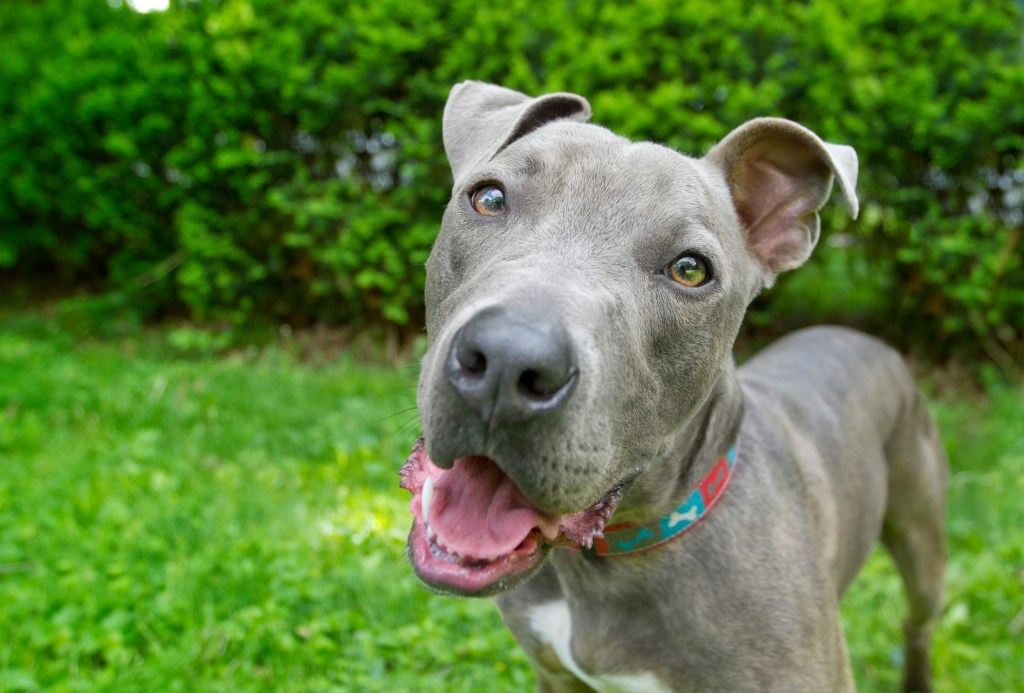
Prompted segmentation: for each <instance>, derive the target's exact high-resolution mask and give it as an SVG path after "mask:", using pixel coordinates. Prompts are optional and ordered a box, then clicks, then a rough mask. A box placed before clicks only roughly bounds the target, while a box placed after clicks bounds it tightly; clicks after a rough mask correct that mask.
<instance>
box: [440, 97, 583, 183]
mask: <svg viewBox="0 0 1024 693" xmlns="http://www.w3.org/2000/svg"><path fill="white" fill-rule="evenodd" d="M559 118H569V119H571V120H575V121H578V122H584V121H586V120H587V119H588V118H590V104H589V103H587V100H586V99H584V98H583V97H582V96H577V95H576V94H567V93H565V92H558V93H555V94H545V95H544V96H540V97H537V98H536V99H531V98H530V97H529V96H527V95H526V94H521V93H519V92H518V91H513V90H511V89H506V88H504V87H499V86H496V85H494V84H484V83H483V82H472V81H470V82H461V83H459V84H456V85H455V86H454V87H452V91H451V93H450V94H449V95H448V103H447V104H445V107H444V120H443V129H444V149H445V152H447V154H448V162H449V164H451V167H452V175H453V177H454V178H455V180H458V179H459V177H460V176H461V175H462V174H463V173H466V172H467V171H469V170H471V169H473V168H475V167H476V166H478V165H479V164H482V163H484V162H485V161H489V160H490V159H491V158H492V157H493V156H494V155H495V154H497V153H498V152H500V151H501V150H502V149H504V148H505V147H507V146H508V145H510V144H512V142H514V141H516V140H517V139H519V138H520V137H522V136H523V135H526V134H527V133H529V132H530V131H532V130H536V129H537V128H539V127H540V126H541V125H544V124H545V123H549V122H551V121H552V120H557V119H559Z"/></svg>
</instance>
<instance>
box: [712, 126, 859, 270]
mask: <svg viewBox="0 0 1024 693" xmlns="http://www.w3.org/2000/svg"><path fill="white" fill-rule="evenodd" d="M705 158H706V159H707V160H708V161H710V162H711V163H713V164H715V165H716V166H717V167H718V168H720V169H721V170H722V172H723V173H724V174H725V178H726V181H727V182H728V184H729V189H730V190H731V191H732V198H733V203H734V204H735V206H736V211H737V212H738V213H739V216H740V220H741V222H742V223H743V225H744V227H745V230H746V233H747V245H748V247H749V248H750V249H751V251H752V252H753V253H754V255H755V256H756V257H757V259H758V260H759V261H760V262H761V265H762V266H763V267H764V269H765V283H766V285H771V283H772V282H773V281H774V280H775V275H777V274H778V273H779V272H782V271H784V270H788V269H793V268H794V267H798V266H799V265H801V264H803V263H804V261H805V260H807V258H808V257H810V254H811V251H812V250H813V249H814V246H815V244H816V243H817V242H818V235H819V228H820V221H819V219H818V210H819V209H821V207H822V206H824V204H825V202H826V201H827V200H828V197H829V194H830V193H831V191H832V178H833V176H835V178H836V179H837V180H838V181H839V188H840V189H841V190H842V192H843V197H844V198H845V199H846V206H847V208H848V209H849V210H850V214H851V215H852V216H853V217H854V218H856V217H857V210H858V202H857V194H856V192H855V187H856V184H857V153H856V152H855V151H854V150H853V148H852V147H847V146H845V145H841V144H829V143H828V142H823V141H822V140H821V139H820V138H819V137H818V136H817V135H815V134H814V133H813V132H811V131H810V130H808V129H807V128H805V127H803V126H802V125H798V124H797V123H794V122H793V121H791V120H784V119H782V118H757V119H755V120H751V121H750V122H748V123H744V124H743V125H741V126H740V127H738V128H736V129H735V130H733V131H732V132H731V133H729V134H728V135H726V137H725V139H723V140H722V141H721V142H719V143H718V144H717V145H715V146H714V147H713V148H712V149H711V151H710V152H708V154H707V156H706V157H705Z"/></svg>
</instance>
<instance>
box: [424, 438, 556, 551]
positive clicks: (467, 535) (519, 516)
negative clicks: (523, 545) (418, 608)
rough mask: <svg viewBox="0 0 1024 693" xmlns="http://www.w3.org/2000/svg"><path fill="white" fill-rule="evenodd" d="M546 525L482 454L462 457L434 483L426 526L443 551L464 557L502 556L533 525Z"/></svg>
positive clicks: (514, 487) (521, 495) (524, 535)
mask: <svg viewBox="0 0 1024 693" xmlns="http://www.w3.org/2000/svg"><path fill="white" fill-rule="evenodd" d="M549 523H550V521H547V522H545V518H544V517H543V516H542V515H541V514H540V512H539V511H538V510H537V508H536V507H535V506H534V505H533V503H531V502H530V501H529V500H528V499H527V498H526V496H524V495H523V492H522V491H520V490H519V487H518V486H516V485H515V482H513V481H512V479H510V478H509V477H508V476H506V475H505V473H504V472H502V471H501V470H500V469H498V465H496V464H495V463H494V462H493V461H492V460H490V459H488V458H486V457H460V458H459V459H457V460H455V464H454V466H453V467H452V468H451V469H449V470H448V471H446V472H444V473H443V474H442V475H441V476H440V477H439V478H438V479H437V484H436V485H435V486H434V496H433V500H432V501H431V503H430V519H429V524H430V527H431V529H433V530H434V532H436V533H437V538H438V540H439V541H440V543H441V545H442V546H443V547H444V548H445V549H447V550H448V551H453V552H456V553H458V554H459V555H461V556H462V557H463V558H467V557H472V558H477V559H490V558H497V557H499V556H503V555H505V554H507V553H510V552H511V551H512V550H513V549H515V548H516V547H517V546H519V544H520V542H522V541H523V539H525V538H526V536H527V535H528V534H529V533H530V531H531V530H532V529H533V528H534V527H537V526H539V525H541V524H549ZM555 526H556V527H557V525H555Z"/></svg>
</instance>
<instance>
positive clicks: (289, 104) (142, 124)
mask: <svg viewBox="0 0 1024 693" xmlns="http://www.w3.org/2000/svg"><path fill="white" fill-rule="evenodd" d="M138 2H141V0H138ZM1021 8H1022V5H1021V3H1018V2H1012V1H1010V0H1006V1H1004V2H995V1H986V2H967V1H963V2H953V1H952V0H927V1H925V0H889V1H882V0H859V1H854V0H830V1H823V0H807V1H804V2H796V1H786V2H783V1H780V0H765V1H762V2H748V1H740V0H716V1H714V2H711V1H710V0H704V1H696V0H671V1H670V0H645V1H644V2H636V3H607V2H595V1H593V0H575V1H568V0H560V1H552V2H545V3H539V2H525V1H522V0H509V1H507V2H504V3H480V2H469V1H468V0H442V1H438V2H431V3H420V4H417V3H410V2H398V1H397V0H373V1H370V0H350V1H349V0H319V1H312V0H295V1H293V2H281V1H280V0H171V2H170V6H169V8H168V9H167V10H166V11H162V12H153V13H145V14H144V13H140V12H137V11H135V9H133V6H132V3H131V2H129V1H128V0H18V1H13V0H10V1H7V2H0V693H7V692H8V691H165V690H167V691H171V690H175V691H177V690H180V691H265V690H293V691H350V690H351V691H419V690H430V691H447V690H467V691H468V690H474V691H476V690H487V691H504V690H508V691H514V690H524V689H528V688H530V687H531V686H532V674H531V673H530V671H529V667H528V666H527V663H526V660H525V658H524V656H523V655H522V654H521V653H520V651H519V650H518V649H517V648H516V646H515V644H514V643H513V642H512V640H511V637H510V636H509V635H508V634H507V633H506V632H505V631H504V629H503V628H502V626H501V624H500V619H499V618H498V616H497V614H496V612H495V611H494V609H493V608H492V607H491V606H490V605H489V604H487V603H485V602H476V601H468V600H452V599H447V598H441V597H436V596H432V595H429V594H428V593H427V592H426V591H425V590H424V589H423V588H422V587H421V586H420V585H419V584H418V583H417V582H416V580H415V579H414V578H413V576H412V574H411V570H410V569H409V568H408V566H407V565H406V563H405V560H404V556H403V545H404V536H405V533H406V532H407V530H408V525H409V515H408V511H407V509H406V507H405V506H406V504H407V496H406V494H405V493H404V492H401V491H399V490H398V489H397V474H396V471H397V469H398V467H399V465H400V464H401V462H402V460H403V459H404V456H405V454H406V451H407V450H408V448H409V446H410V445H411V443H412V442H413V441H414V440H415V438H416V434H417V431H418V427H417V422H416V413H415V397H414V392H415V382H416V369H415V366H414V365H412V364H413V357H414V356H415V355H416V354H417V353H418V352H419V350H421V349H422V347H423V338H422V321H423V303H422V289H423V280H424V272H423V263H424V262H425V260H426V257H427V255H428V253H429V250H430V245H431V243H432V241H433V238H434V236H435V234H436V232H437V228H438V223H439V220H440V216H441V213H442V211H443V208H444V205H445V204H446V203H447V199H448V194H449V189H450V174H449V172H448V168H447V163H446V160H445V157H444V152H443V148H442V144H441V130H440V128H441V120H440V117H441V111H442V108H443V105H444V102H445V98H446V96H447V93H448V90H449V88H450V87H451V85H452V84H453V83H455V82H458V81H461V80H464V79H480V80H486V81H493V82H498V83H501V84H504V85H506V86H509V87H512V88H516V89H520V90H522V91H525V92H528V93H530V94H540V93H543V92H545V91H553V90H567V91H573V92H577V93H579V94H582V95H584V96H586V97H587V98H588V99H589V100H590V101H591V103H592V105H593V110H594V117H593V122H596V123H599V124H601V125H605V126H607V127H609V128H611V129H613V130H615V131H617V132H620V133H622V134H625V135H628V136H630V137H633V138H638V139H641V138H642V139H652V140H656V141H662V142H666V143H668V144H670V145H671V146H673V147H676V148H677V149H679V150H680V151H683V152H686V153H689V154H693V155H700V154H702V153H703V152H705V151H706V150H707V149H708V148H709V147H710V146H711V145H712V144H713V143H714V142H715V141H717V139H719V138H720V137H722V136H723V135H724V134H725V133H727V132H728V131H729V130H730V129H732V128H733V127H735V126H736V125H738V124H740V123H742V122H743V121H745V120H747V119H749V118H752V117H755V116H760V115H775V116H783V117H788V118H792V119H794V120H797V121H799V122H801V123H803V124H805V125H806V126H808V127H810V128H811V129H813V130H814V131H816V132H817V133H819V134H820V135H821V136H822V137H824V138H825V139H828V140H831V141H834V142H841V143H847V144H851V145H853V146H854V147H855V148H856V149H857V151H858V154H859V156H860V162H861V173H860V180H859V185H858V193H859V196H860V199H861V203H862V213H861V216H860V218H859V219H857V220H855V221H853V220H850V219H848V218H847V217H846V215H845V212H844V211H843V209H842V208H841V205H839V204H835V203H833V204H832V205H830V206H829V207H827V208H826V209H825V211H824V214H823V236H822V241H821V243H820V245H819V248H818V249H817V251H816V253H815V255H814V257H813V258H812V260H811V261H810V262H809V263H808V264H807V265H806V266H805V267H804V268H802V269H801V270H799V271H797V272H793V273H788V274H786V275H784V276H783V277H782V278H781V279H780V281H779V283H778V285H777V286H776V287H775V288H774V289H772V290H771V291H768V292H766V293H765V294H764V295H763V296H762V297H760V298H759V299H758V300H757V301H756V302H755V304H754V306H752V309H751V313H750V315H749V319H748V321H747V326H746V328H745V331H744V334H743V336H742V339H741V343H740V351H741V356H742V355H743V354H744V353H747V352H748V351H749V350H750V349H752V348H754V347H755V346H756V345H758V344H760V343H763V342H764V341H766V340H768V339H770V338H772V337H774V336H775V335H777V334H780V333H781V332H784V331H786V330H789V329H792V328H794V327H797V326H800V325H803V324H808V323H814V322H823V321H831V322H839V323H844V324H849V325H853V326H857V327H860V328H863V329H866V330H868V331H870V332H873V333H875V334H878V335H880V336H882V337H885V338H886V339H888V340H889V341H891V342H893V343H894V344H896V345H897V346H899V347H901V348H903V349H904V350H905V351H907V352H909V353H910V354H911V355H912V359H913V363H914V364H915V368H916V370H917V371H918V372H919V375H920V377H921V382H922V384H923V386H924V388H925V390H926V391H927V392H928V393H929V395H930V396H931V397H932V401H933V402H934V411H935V414H936V416H937V418H938V419H939V423H940V427H941V429H942V432H943V437H944V440H945V442H946V445H947V447H948V449H949V451H950V456H951V462H952V466H953V475H952V478H951V484H950V511H949V536H950V548H951V564H950V570H949V589H948V595H947V609H946V614H945V617H944V619H943V621H942V624H941V626H940V628H939V631H938V633H937V635H936V648H935V660H936V661H935V669H936V676H937V682H936V683H937V689H938V690H939V691H943V692H947V693H953V692H954V691H956V692H958V693H959V692H960V691H979V692H980V691H985V692H989V691H1016V690H1018V689H1019V687H1020V682H1021V681H1022V680H1024V636H1022V632H1024V596H1022V595H1024V521H1022V520H1024V518H1022V517H1021V512H1020V501H1019V499H1020V498H1021V497H1022V494H1024V397H1022V392H1024V390H1022V384H1021V371H1022V369H1024V262H1022V249H1024V240H1022V238H1021V235H1022V227H1024V153H1022V151H1024V18H1022V9H1021ZM865 573H866V575H865V577H864V578H862V579H861V580H860V581H859V582H858V583H857V584H856V585H855V586H854V588H853V590H852V592H851V594H850V595H849V596H848V597H847V599H846V601H845V602H844V624H845V628H846V637H847V641H848V643H849V645H850V649H851V654H852V657H853V662H854V670H855V673H856V676H857V679H858V683H859V685H860V688H861V690H863V691H890V690H895V688H896V685H897V679H898V670H899V665H900V660H901V657H902V650H901V643H900V637H899V630H900V626H899V623H900V619H901V617H902V613H903V608H904V607H903V598H902V594H901V591H900V585H899V581H898V579H897V577H896V575H895V571H894V569H893V567H892V564H891V562H890V561H889V560H888V559H887V557H885V556H884V555H881V554H877V555H875V556H874V557H873V558H872V560H871V561H870V562H869V564H868V566H867V569H866V571H865Z"/></svg>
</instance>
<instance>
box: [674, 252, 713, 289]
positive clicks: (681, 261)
mask: <svg viewBox="0 0 1024 693" xmlns="http://www.w3.org/2000/svg"><path fill="white" fill-rule="evenodd" d="M668 274H669V276H670V277H672V280H673V281H675V282H678V283H679V284H682V285H683V286H690V287H695V286H700V285H701V284H703V283H705V282H706V281H707V280H708V279H709V278H710V276H711V273H710V272H708V263H707V262H706V261H705V260H704V258H702V257H700V256H698V255H683V256H682V257H680V258H678V259H676V261H675V262H673V263H672V264H671V265H669V268H668Z"/></svg>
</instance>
